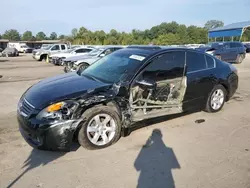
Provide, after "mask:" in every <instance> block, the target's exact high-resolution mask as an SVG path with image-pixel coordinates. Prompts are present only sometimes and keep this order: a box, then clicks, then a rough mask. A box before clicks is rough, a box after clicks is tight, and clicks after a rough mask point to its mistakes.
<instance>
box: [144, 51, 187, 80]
mask: <svg viewBox="0 0 250 188" xmlns="http://www.w3.org/2000/svg"><path fill="white" fill-rule="evenodd" d="M184 64H185V52H168V53H166V54H164V55H160V56H158V57H157V58H156V59H154V60H153V61H152V62H151V63H150V64H149V65H148V66H147V67H146V68H145V70H144V71H143V72H142V75H141V77H142V79H149V80H152V79H153V80H155V81H161V80H166V79H173V78H177V77H182V76H183V71H184Z"/></svg>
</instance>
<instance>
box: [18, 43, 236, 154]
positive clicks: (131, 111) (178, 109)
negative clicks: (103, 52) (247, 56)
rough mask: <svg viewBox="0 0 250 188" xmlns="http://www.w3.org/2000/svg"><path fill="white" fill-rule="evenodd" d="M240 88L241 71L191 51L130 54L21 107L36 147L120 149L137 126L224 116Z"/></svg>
mask: <svg viewBox="0 0 250 188" xmlns="http://www.w3.org/2000/svg"><path fill="white" fill-rule="evenodd" d="M237 87H238V76H237V70H236V68H235V67H234V66H233V65H231V64H228V63H226V62H223V61H221V60H219V59H216V58H215V57H213V56H211V55H209V54H206V53H203V52H199V51H195V50H192V49H186V48H183V49H182V48H169V49H161V48H159V49H158V48H156V49H150V48H148V49H140V48H126V49H122V50H119V51H117V52H114V53H112V54H110V55H108V56H105V57H103V58H102V59H100V60H98V61H97V62H95V63H94V64H92V65H91V66H89V67H88V68H87V69H85V70H84V71H81V72H80V71H78V72H73V73H67V74H62V75H58V76H56V77H52V78H48V79H45V80H42V81H40V82H39V83H37V84H35V85H33V86H32V87H31V88H29V89H28V90H27V91H26V92H25V93H24V94H23V95H22V97H21V99H20V101H19V103H18V115H17V119H18V122H19V128H20V132H21V134H22V135H23V137H24V139H25V140H26V141H27V142H28V143H29V144H30V145H31V146H33V147H35V148H39V149H46V150H64V151H69V150H70V146H71V143H72V140H74V138H77V139H78V141H79V143H80V144H81V145H82V146H83V147H84V148H87V149H100V148H104V147H107V146H110V145H112V144H113V143H115V142H116V141H118V139H119V138H120V137H121V136H122V135H124V134H123V133H124V130H126V129H128V128H130V127H131V126H132V125H133V124H134V123H135V122H138V121H141V120H145V119H149V118H155V117H160V116H165V115H169V114H176V113H182V112H185V111H190V110H193V109H200V110H205V111H207V112H218V111H220V110H221V108H222V107H223V105H224V103H225V102H226V101H228V100H229V99H230V97H231V96H233V94H234V93H235V91H236V90H237Z"/></svg>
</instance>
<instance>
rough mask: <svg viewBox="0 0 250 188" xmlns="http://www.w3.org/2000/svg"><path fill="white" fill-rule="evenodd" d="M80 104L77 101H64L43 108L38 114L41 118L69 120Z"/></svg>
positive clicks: (38, 117)
mask: <svg viewBox="0 0 250 188" xmlns="http://www.w3.org/2000/svg"><path fill="white" fill-rule="evenodd" d="M78 106H79V104H78V103H77V102H75V101H63V102H58V103H55V104H52V105H50V106H48V107H47V108H45V109H43V110H42V111H41V112H40V113H39V114H38V115H37V119H40V120H52V121H55V120H57V121H58V120H68V119H70V118H72V116H73V114H74V112H75V111H76V109H77V107H78Z"/></svg>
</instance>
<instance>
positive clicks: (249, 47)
mask: <svg viewBox="0 0 250 188" xmlns="http://www.w3.org/2000/svg"><path fill="white" fill-rule="evenodd" d="M244 46H245V48H246V53H250V43H246V44H244Z"/></svg>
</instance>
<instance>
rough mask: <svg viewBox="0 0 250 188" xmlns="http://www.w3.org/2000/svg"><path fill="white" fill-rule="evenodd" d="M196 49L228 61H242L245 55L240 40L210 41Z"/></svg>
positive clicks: (244, 49)
mask: <svg viewBox="0 0 250 188" xmlns="http://www.w3.org/2000/svg"><path fill="white" fill-rule="evenodd" d="M196 49H197V50H200V51H204V52H207V53H209V54H211V55H214V56H216V57H217V58H218V59H221V60H222V61H226V62H230V63H238V64H240V63H242V61H243V60H244V59H245V57H246V48H245V47H244V45H243V44H242V43H241V42H222V43H212V44H210V45H207V46H205V47H202V48H196Z"/></svg>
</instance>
